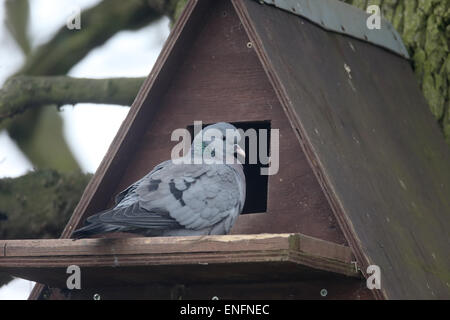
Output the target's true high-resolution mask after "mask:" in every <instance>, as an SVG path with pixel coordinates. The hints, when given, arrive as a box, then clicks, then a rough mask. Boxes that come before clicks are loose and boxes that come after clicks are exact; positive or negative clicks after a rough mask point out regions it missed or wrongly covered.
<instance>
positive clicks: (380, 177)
mask: <svg viewBox="0 0 450 320" xmlns="http://www.w3.org/2000/svg"><path fill="white" fill-rule="evenodd" d="M366 19H367V15H366V14H365V13H363V12H362V11H358V10H356V9H354V8H352V7H350V6H347V5H346V4H343V3H341V2H338V1H334V0H329V1H308V0H301V1H289V0H284V1H253V0H231V1H228V0H220V1H210V0H197V1H189V2H188V4H187V7H186V9H185V10H184V12H183V14H182V15H181V17H180V18H179V20H178V22H177V23H176V25H175V26H174V28H173V30H172V33H171V35H170V36H169V39H168V40H167V42H166V44H165V46H164V49H163V51H162V53H161V55H160V57H159V59H158V60H157V62H156V64H155V67H154V68H153V70H152V72H151V73H150V75H149V77H148V78H147V80H146V81H145V83H144V84H143V86H142V88H141V90H140V92H139V94H138V96H137V97H136V100H135V102H134V103H133V106H132V107H131V110H130V112H129V114H128V116H127V118H126V120H125V121H124V123H123V125H122V127H121V129H120V130H119V132H118V134H117V136H116V138H115V140H114V141H113V143H112V145H111V147H110V149H109V151H108V153H107V155H106V156H105V159H104V160H103V162H102V164H101V165H100V167H99V169H98V171H97V172H96V174H95V176H94V178H93V179H92V181H91V182H90V184H89V185H88V187H87V189H86V191H85V193H84V195H83V197H82V199H81V201H80V203H79V205H78V207H77V209H76V210H75V212H74V214H73V216H72V218H71V220H70V221H69V223H68V225H67V226H66V229H65V230H64V232H63V234H62V238H69V237H70V235H71V233H72V231H73V230H74V229H75V228H76V227H77V226H79V225H80V223H81V222H82V221H83V219H84V218H85V217H87V216H89V215H90V214H93V213H95V212H98V211H100V210H102V209H105V208H106V207H108V206H109V205H111V203H112V198H113V196H114V195H115V194H117V193H118V191H120V190H121V189H123V188H124V187H126V186H127V185H128V184H130V183H131V182H133V181H134V180H136V179H137V178H140V177H141V176H142V175H143V174H145V173H146V172H148V171H149V170H150V169H151V168H152V167H153V166H154V165H156V164H157V163H159V162H161V161H162V160H166V159H167V158H168V155H169V154H170V149H171V145H168V143H167V142H168V141H170V133H171V132H172V130H174V129H175V128H179V127H183V126H185V127H186V126H187V125H189V124H192V123H193V121H194V120H202V121H203V122H204V123H212V122H217V121H228V122H239V121H247V122H251V121H261V120H270V121H271V126H272V128H279V129H280V172H279V174H278V175H276V176H270V177H269V185H268V198H267V212H268V213H267V214H253V215H251V214H248V215H243V216H241V217H240V218H239V220H238V222H237V224H236V228H234V230H233V233H235V234H236V233H250V234H251V233H263V232H266V233H267V232H272V233H282V232H289V233H290V232H299V233H304V234H307V235H308V236H313V237H316V238H320V239H323V240H327V241H329V242H327V243H328V244H326V245H324V244H323V243H322V242H321V241H322V240H317V241H315V240H314V241H313V240H307V243H314V245H311V246H309V247H308V248H309V249H308V250H309V251H308V250H307V251H308V252H309V253H311V252H314V251H315V250H319V251H320V252H321V254H322V256H321V257H322V258H321V259H319V260H317V261H322V262H323V261H327V262H326V263H325V264H323V263H322V262H320V265H321V267H319V269H321V270H334V271H335V272H337V273H341V274H346V275H348V274H351V272H350V271H349V269H348V264H349V263H350V261H349V260H351V259H353V258H352V257H350V258H349V254H348V252H347V253H346V254H340V255H339V257H340V258H339V259H338V258H336V257H337V256H336V253H333V254H332V256H334V258H333V259H337V260H339V261H340V262H339V263H331V264H329V261H330V250H331V251H332V252H335V251H336V252H337V251H339V252H344V251H345V248H348V246H349V247H350V249H351V251H352V252H353V254H354V257H355V258H356V260H357V262H358V266H359V268H360V269H361V271H362V272H363V273H365V272H366V268H367V266H369V265H378V266H379V267H380V268H381V281H382V283H381V290H376V292H375V295H376V297H378V298H390V299H397V298H428V299H433V298H450V273H449V272H450V255H449V252H450V239H449V230H450V166H449V164H450V152H449V148H448V146H447V145H446V144H445V142H444V139H443V136H442V133H441V132H440V130H439V128H438V125H437V123H436V121H435V120H434V119H433V117H432V115H431V113H430V112H429V110H428V107H427V103H426V101H425V99H424V97H423V96H422V94H421V91H420V89H419V87H418V84H417V81H416V79H415V77H414V74H413V71H412V68H411V64H410V61H409V60H408V53H407V51H406V49H405V47H404V46H403V44H402V42H401V40H400V37H399V35H398V34H397V33H396V32H395V30H393V28H392V27H391V26H390V25H389V24H388V23H387V22H386V21H384V20H383V22H382V24H383V27H382V29H381V30H368V29H367V28H365V21H366ZM358 21H359V22H358ZM358 23H359V24H358ZM294 202H295V205H294ZM297 204H298V205H299V206H300V204H302V206H300V207H299V206H297ZM290 211H294V212H295V215H294V216H293V217H294V218H295V219H293V220H289V219H285V218H283V217H284V215H286V216H287V213H288V212H290ZM330 221H331V222H330ZM333 221H337V226H336V227H335V228H334V229H333V228H332V227H333V226H331V225H330V224H333ZM301 238H302V237H301ZM276 239H278V240H277V241H278V242H276V243H278V245H277V246H275V247H276V250H281V251H277V252H284V253H283V254H280V258H279V259H280V261H282V260H283V259H284V260H283V261H286V259H288V258H286V257H284V256H283V255H284V254H285V253H286V252H294V251H295V250H297V249H298V248H299V246H297V245H295V246H294V247H295V248H294V249H292V248H291V245H292V241H288V240H286V239H290V238H289V237H288V238H286V237H284V236H281V237H280V238H276ZM302 239H303V238H302ZM308 239H310V238H308ZM238 240H239V239H238ZM241 240H242V239H241ZM241 240H239V241H241ZM55 241H57V240H55ZM61 241H62V240H61ZM86 241H87V242H86V246H85V247H84V249H83V248H78V247H77V248H78V249H77V248H75V247H73V246H70V243H69V242H64V243H63V244H64V246H69V247H70V248H72V249H70V250H69V249H68V251H67V252H69V253H65V254H66V255H71V254H72V253H70V252H78V254H81V258H80V260H79V262H80V263H82V262H83V261H84V260H83V259H84V258H83V257H86V256H85V255H84V254H82V252H85V251H86V250H87V251H89V250H91V249H92V250H94V248H95V247H96V245H95V244H93V243H91V242H89V241H90V240H86ZM155 241H156V240H155ZM158 241H162V240H157V241H156V242H151V241H150V242H151V243H159V242H158ZM233 241H234V240H233ZM246 241H247V240H246ZM261 241H262V242H261ZM265 241H266V242H268V243H269V242H270V241H268V240H264V239H259V238H255V239H254V242H248V241H247V242H245V243H247V244H248V243H251V244H252V246H253V247H252V248H253V249H255V248H261V246H262V247H264V246H263V245H262V244H261V243H266V242H265ZM301 241H302V240H300V242H301ZM308 241H309V242H308ZM332 242H335V243H338V244H339V246H337V245H338V244H336V245H335V244H332ZM61 243H62V242H61ZM145 243H147V242H145V241H141V240H136V246H137V248H141V247H142V248H145V250H144V249H143V252H142V254H145V255H148V254H153V253H154V252H157V251H158V250H162V249H158V248H160V247H158V246H156V247H154V248H153V249H152V250H156V251H151V250H150V247H148V246H145ZM109 244H110V245H111V243H109ZM272 244H273V242H272ZM34 245H36V243H35V244H34ZM166 245H168V246H169V247H168V248H171V249H170V250H172V251H173V250H175V249H174V248H177V247H176V245H175V244H174V243H170V244H169V243H167V244H166ZM174 245H175V247H173V246H174ZM23 246H25V247H26V248H29V247H32V246H33V244H30V243H24V244H23ZM23 246H22V245H21V244H17V243H12V244H11V245H9V244H8V243H7V242H6V243H5V244H4V252H3V255H4V256H5V257H6V258H8V253H9V252H16V253H17V256H20V254H19V252H24V251H27V250H24V249H20V248H24V247H23ZM39 246H40V248H44V247H45V248H47V249H48V248H51V247H53V244H52V243H48V242H45V243H41V244H39ZM54 246H57V244H56V243H55V244H54ZM77 246H80V245H79V244H77ZM208 246H209V245H208ZM208 246H206V247H205V248H210V247H208ZM300 247H301V246H300ZM8 248H9V249H8ZM90 248H91V249H90ZM115 248H116V249H117V250H119V249H120V250H125V249H123V248H122V247H121V248H118V247H115ZM155 248H156V249H155ZM202 248H203V247H202ZM214 248H216V247H214ZM220 248H222V249H220V250H225V249H224V248H223V246H221V247H220ZM239 248H241V249H242V247H239ZM287 248H291V249H289V250H290V251H289V250H288V251H286V250H287ZM314 248H316V249H314ZM324 248H325V249H324ZM327 248H328V249H327ZM329 248H334V249H329ZM338 248H339V249H338ZM47 249H46V250H47ZM241 249H240V250H241ZM253 249H252V250H253ZM8 250H10V251H8ZM71 250H72V251H71ZM83 250H84V251H83ZM102 250H103V251H101V250H100V251H101V252H100V253H99V255H100V256H101V257H103V256H104V255H105V254H108V252H110V251H108V250H106V249H102ZM105 250H106V251H107V252H106V253H105ZM120 250H119V251H120ZM136 250H137V249H136ZM146 250H147V251H148V250H150V251H151V252H150V251H148V252H147V251H146ZM192 250H193V251H195V250H194V249H192ZM202 250H206V249H202ZM202 250H200V252H204V251H202ZM214 250H215V249H214ZM255 250H256V249H255ZM274 250H275V249H274ZM292 250H294V251H292ZM56 251H58V250H56ZM56 251H55V250H53V249H52V250H51V249H48V250H47V251H46V252H47V254H48V255H49V256H50V255H53V256H54V255H58V253H57V252H56ZM172 251H171V252H172ZM175 251H176V250H175ZM244 251H245V250H244ZM33 252H37V251H33ZM49 252H51V254H50V253H49ZM80 252H81V253H80ZM89 252H91V251H89ZM127 252H128V251H127ZM149 252H150V253H149ZM152 252H153V253H152ZM158 252H159V251H158ZM246 252H248V251H246ZM295 252H296V251H295ZM305 252H306V251H305ZM128 253H129V252H128ZM325 253H326V254H325ZM21 254H23V255H27V254H26V253H21ZM36 254H37V253H36ZM73 254H74V255H75V253H73ZM86 254H87V253H86ZM132 254H136V252H134V253H132ZM226 256H227V255H226V254H225V255H224V257H226ZM282 256H283V257H284V258H283V257H282ZM145 257H147V256H145ZM147 258H148V259H150V260H148V261H153V260H151V259H153V256H151V257H147ZM102 259H104V258H101V259H100V258H99V259H98V260H95V261H96V262H95V263H100V262H101V261H105V260H102ZM105 259H106V258H105ZM130 259H131V258H130ZM289 259H290V258H289ZM289 259H288V260H289ZM25 260H26V259H25ZM25 260H24V261H25ZM294 260H295V259H294ZM300 260H301V259H300ZM337 260H336V261H337ZM4 261H6V260H4ZM26 261H28V260H26ZM29 261H31V260H29ZM77 261H78V260H77ZM126 261H132V260H126ZM295 261H299V260H298V259H297V260H295ZM302 261H303V260H302ZM308 261H309V260H308ZM333 261H335V260H333ZM86 263H87V262H86ZM149 263H150V262H149ZM255 263H256V262H255ZM100 264H101V263H100ZM310 265H314V266H316V267H317V266H318V265H319V264H318V263H315V264H310ZM324 265H327V266H330V265H331V267H326V268H324V267H323V266H324ZM233 270H234V269H233ZM267 270H271V271H270V272H273V270H274V269H267ZM343 270H344V271H345V272H344V271H343ZM41 289H42V288H41ZM36 290H37V291H36ZM36 290H35V294H34V296H35V297H37V296H38V293H37V292H38V291H39V290H40V289H39V290H38V289H36Z"/></svg>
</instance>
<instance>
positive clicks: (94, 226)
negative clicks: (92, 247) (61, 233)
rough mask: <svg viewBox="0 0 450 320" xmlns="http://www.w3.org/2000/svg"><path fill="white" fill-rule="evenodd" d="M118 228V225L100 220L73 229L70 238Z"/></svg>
mask: <svg viewBox="0 0 450 320" xmlns="http://www.w3.org/2000/svg"><path fill="white" fill-rule="evenodd" d="M120 229H121V227H120V226H114V225H111V224H105V223H101V222H94V223H90V224H88V225H86V226H84V227H82V228H79V229H77V230H75V231H74V232H73V234H72V238H73V239H83V238H88V237H90V236H93V235H96V234H100V233H108V232H115V231H120Z"/></svg>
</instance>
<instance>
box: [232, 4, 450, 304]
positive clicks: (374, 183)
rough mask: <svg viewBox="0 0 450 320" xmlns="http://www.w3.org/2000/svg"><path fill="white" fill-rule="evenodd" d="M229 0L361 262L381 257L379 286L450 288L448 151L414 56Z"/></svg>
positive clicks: (403, 294)
mask: <svg viewBox="0 0 450 320" xmlns="http://www.w3.org/2000/svg"><path fill="white" fill-rule="evenodd" d="M233 3H234V5H235V7H236V8H237V11H238V14H239V16H240V18H241V20H242V21H243V24H244V27H245V28H246V31H247V33H248V34H249V37H250V39H251V40H252V41H253V42H254V43H255V49H256V51H257V53H258V56H259V58H260V59H261V61H262V62H263V64H264V68H265V70H266V72H267V74H268V76H269V78H270V79H271V82H272V84H273V86H274V88H275V91H276V93H277V95H278V97H279V99H280V101H281V103H282V105H283V107H284V109H285V111H286V114H287V115H288V118H289V120H290V123H291V125H292V127H293V128H294V130H296V132H297V134H298V138H299V141H300V144H301V145H302V147H303V150H304V152H305V154H306V155H307V157H308V160H309V162H310V163H311V165H312V167H313V169H314V172H315V174H316V177H317V178H318V180H319V181H320V183H321V186H322V188H323V190H324V191H325V193H326V195H327V198H328V200H329V202H330V205H331V207H332V208H333V211H334V213H335V216H336V218H337V219H338V221H339V224H340V226H341V228H342V230H343V231H344V233H345V235H346V238H347V240H348V242H349V244H350V246H351V247H352V248H353V249H354V250H355V255H356V256H357V259H358V261H359V263H360V264H361V268H362V269H363V270H365V268H366V267H367V266H368V265H370V264H375V265H378V266H380V268H381V271H382V277H383V279H384V280H383V283H384V284H383V285H382V290H381V291H380V292H381V295H378V297H379V298H392V299H396V298H403V299H404V298H413V299H418V298H425V299H426V298H427V299H434V298H450V287H449V283H450V278H449V277H448V270H450V256H449V254H448V253H449V252H450V245H449V243H450V239H449V230H450V219H448V216H449V215H450V197H449V196H448V195H449V194H450V167H449V166H448V163H450V152H449V149H448V146H447V145H446V144H445V142H444V140H443V137H442V134H441V132H439V129H438V126H437V124H436V122H435V120H434V119H433V117H432V115H431V113H430V112H429V109H428V107H427V104H426V101H425V99H424V98H423V96H422V94H421V91H420V89H419V87H418V85H417V82H416V79H415V77H414V75H413V72H412V70H411V67H410V65H409V62H408V61H406V60H404V59H402V58H400V57H398V56H396V55H393V54H391V53H389V52H387V51H386V50H383V49H381V48H378V47H375V46H372V45H370V44H368V43H365V42H362V41H358V40H355V39H352V38H349V37H346V36H342V35H337V34H333V33H329V32H326V31H324V30H322V29H321V28H319V27H318V26H316V25H313V24H311V23H309V22H308V21H306V20H304V19H302V18H300V17H297V16H295V15H292V14H290V13H287V12H284V11H282V10H277V9H274V8H273V7H269V6H265V5H260V4H258V3H256V2H255V1H250V0H243V1H233ZM293 35H295V36H293Z"/></svg>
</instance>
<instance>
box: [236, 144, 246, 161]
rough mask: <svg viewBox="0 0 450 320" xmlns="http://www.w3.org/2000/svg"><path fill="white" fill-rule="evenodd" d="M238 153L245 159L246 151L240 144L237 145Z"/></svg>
mask: <svg viewBox="0 0 450 320" xmlns="http://www.w3.org/2000/svg"><path fill="white" fill-rule="evenodd" d="M236 153H237V154H238V155H240V156H241V157H243V158H244V159H245V151H244V150H243V149H242V148H241V147H239V145H236Z"/></svg>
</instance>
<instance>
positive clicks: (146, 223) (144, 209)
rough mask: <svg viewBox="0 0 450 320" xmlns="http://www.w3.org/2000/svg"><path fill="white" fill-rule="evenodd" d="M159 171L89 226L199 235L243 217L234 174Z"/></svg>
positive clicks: (219, 168) (206, 169)
mask: <svg viewBox="0 0 450 320" xmlns="http://www.w3.org/2000/svg"><path fill="white" fill-rule="evenodd" d="M156 169H157V168H155V169H154V170H153V171H152V172H151V173H149V174H148V175H147V176H145V177H144V178H142V179H141V180H139V181H138V182H137V183H136V184H135V185H132V186H131V187H130V190H129V191H128V192H127V193H126V194H125V196H122V200H121V202H120V203H119V205H118V206H116V207H115V208H113V209H112V210H108V211H105V212H103V213H100V214H99V215H98V216H97V217H96V218H93V221H91V220H89V222H95V220H97V219H98V220H97V221H99V222H103V223H109V224H115V225H121V226H128V227H136V228H146V229H160V230H165V229H178V228H187V229H192V230H200V229H203V228H206V227H210V226H213V225H215V224H216V223H218V222H220V221H222V220H224V219H226V218H228V217H230V216H237V215H238V214H239V212H240V208H241V203H240V200H241V195H240V188H239V185H238V180H237V177H236V174H235V172H234V170H233V169H232V168H230V167H228V166H224V165H195V164H173V163H172V162H166V163H165V164H164V165H163V166H161V167H159V168H158V170H156ZM127 198H128V199H127Z"/></svg>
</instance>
